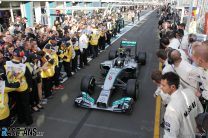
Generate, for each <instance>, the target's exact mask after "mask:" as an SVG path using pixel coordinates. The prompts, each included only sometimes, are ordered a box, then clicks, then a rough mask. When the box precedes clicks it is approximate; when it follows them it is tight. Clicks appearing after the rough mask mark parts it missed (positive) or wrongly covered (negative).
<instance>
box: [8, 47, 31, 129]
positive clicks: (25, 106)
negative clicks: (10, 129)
mask: <svg viewBox="0 0 208 138" xmlns="http://www.w3.org/2000/svg"><path fill="white" fill-rule="evenodd" d="M23 56H24V51H23V50H22V49H20V48H17V49H15V50H14V52H13V58H12V60H11V61H7V62H6V65H5V69H6V74H7V79H8V82H13V83H15V82H19V83H20V87H18V88H15V89H11V90H12V91H15V92H16V93H15V95H16V106H17V116H18V121H19V123H20V124H21V123H25V124H26V125H31V124H32V123H33V119H32V116H31V111H30V95H29V92H30V91H32V82H31V74H30V72H29V69H28V68H27V67H26V65H25V64H23V63H21V61H22V58H23ZM16 67H17V68H16ZM12 68H13V69H12ZM9 90H10V89H9V88H8V89H6V90H5V91H9Z"/></svg>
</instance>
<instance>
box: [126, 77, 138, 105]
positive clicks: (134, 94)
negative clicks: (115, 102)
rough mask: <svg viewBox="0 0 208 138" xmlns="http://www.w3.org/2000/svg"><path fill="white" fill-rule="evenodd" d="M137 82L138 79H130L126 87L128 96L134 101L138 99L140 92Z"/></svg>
mask: <svg viewBox="0 0 208 138" xmlns="http://www.w3.org/2000/svg"><path fill="white" fill-rule="evenodd" d="M137 86H138V85H137V81H136V79H129V80H128V81H127V85H126V95H127V96H129V97H131V98H133V99H134V101H136V100H137V98H138V90H137Z"/></svg>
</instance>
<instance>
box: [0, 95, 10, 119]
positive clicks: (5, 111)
mask: <svg viewBox="0 0 208 138" xmlns="http://www.w3.org/2000/svg"><path fill="white" fill-rule="evenodd" d="M8 101H9V98H8V94H7V93H5V92H4V101H2V94H1V93H0V104H2V102H3V105H4V107H2V108H0V120H3V119H6V118H7V117H9V114H10V110H9V105H8Z"/></svg>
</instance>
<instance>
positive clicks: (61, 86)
mask: <svg viewBox="0 0 208 138" xmlns="http://www.w3.org/2000/svg"><path fill="white" fill-rule="evenodd" d="M62 89H64V86H63V85H59V86H55V87H53V90H62Z"/></svg>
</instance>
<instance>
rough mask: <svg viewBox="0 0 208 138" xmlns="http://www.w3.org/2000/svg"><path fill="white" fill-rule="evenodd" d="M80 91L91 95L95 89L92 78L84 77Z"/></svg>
mask: <svg viewBox="0 0 208 138" xmlns="http://www.w3.org/2000/svg"><path fill="white" fill-rule="evenodd" d="M80 88H81V91H83V92H87V93H89V94H90V95H92V94H93V92H94V89H95V78H94V77H93V76H84V77H83V78H82V80H81V87H80Z"/></svg>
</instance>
